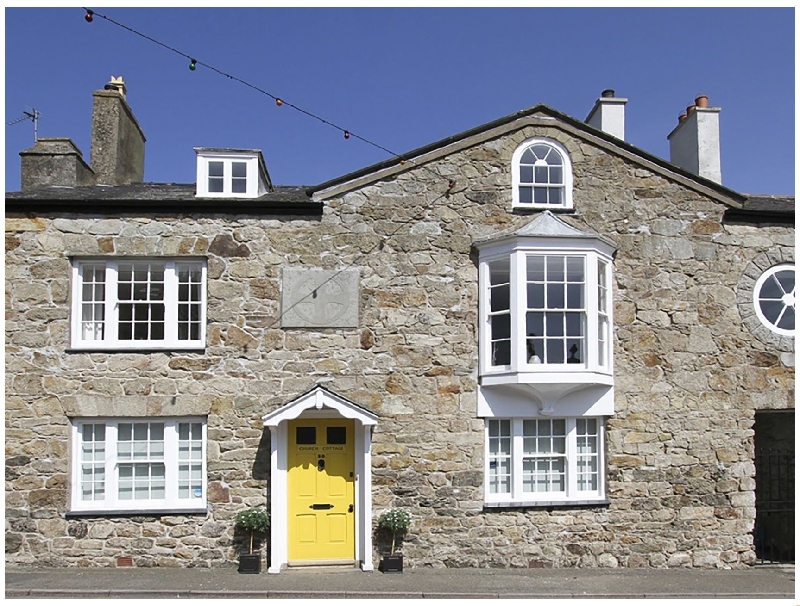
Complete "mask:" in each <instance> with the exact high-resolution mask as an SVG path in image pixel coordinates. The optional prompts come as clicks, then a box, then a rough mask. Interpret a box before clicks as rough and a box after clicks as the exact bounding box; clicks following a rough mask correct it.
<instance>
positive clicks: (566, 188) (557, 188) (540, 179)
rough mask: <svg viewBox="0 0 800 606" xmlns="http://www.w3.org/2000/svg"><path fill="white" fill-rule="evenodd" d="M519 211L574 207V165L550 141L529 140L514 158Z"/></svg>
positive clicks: (515, 153)
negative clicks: (520, 209) (521, 209)
mask: <svg viewBox="0 0 800 606" xmlns="http://www.w3.org/2000/svg"><path fill="white" fill-rule="evenodd" d="M513 172H514V178H513V185H514V204H513V206H514V207H515V208H551V209H552V208H572V163H571V162H570V159H569V155H568V154H567V151H566V150H565V149H564V147H563V146H561V145H560V144H558V143H556V142H555V141H551V140H549V139H530V140H528V141H525V142H524V143H523V144H522V145H520V147H519V148H517V151H516V152H514V158H513Z"/></svg>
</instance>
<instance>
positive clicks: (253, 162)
mask: <svg viewBox="0 0 800 606" xmlns="http://www.w3.org/2000/svg"><path fill="white" fill-rule="evenodd" d="M195 152H196V153H197V195H198V196H200V197H208V198H257V197H259V196H261V195H263V194H265V193H266V192H267V191H268V190H269V189H271V187H272V184H271V183H270V180H269V174H267V169H266V165H265V164H264V159H263V157H262V156H261V152H260V151H258V150H233V149H210V148H195Z"/></svg>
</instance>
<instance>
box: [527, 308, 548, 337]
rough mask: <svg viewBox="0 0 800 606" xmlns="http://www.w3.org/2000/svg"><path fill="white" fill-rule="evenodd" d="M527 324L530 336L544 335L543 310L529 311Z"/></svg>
mask: <svg viewBox="0 0 800 606" xmlns="http://www.w3.org/2000/svg"><path fill="white" fill-rule="evenodd" d="M525 326H526V330H527V333H528V336H529V337H541V336H544V314H543V313H542V312H528V314H527V316H526V321H525Z"/></svg>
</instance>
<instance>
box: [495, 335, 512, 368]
mask: <svg viewBox="0 0 800 606" xmlns="http://www.w3.org/2000/svg"><path fill="white" fill-rule="evenodd" d="M509 364H511V341H497V342H495V343H492V366H508V365H509Z"/></svg>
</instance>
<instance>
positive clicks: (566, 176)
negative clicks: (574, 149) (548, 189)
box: [511, 137, 573, 210]
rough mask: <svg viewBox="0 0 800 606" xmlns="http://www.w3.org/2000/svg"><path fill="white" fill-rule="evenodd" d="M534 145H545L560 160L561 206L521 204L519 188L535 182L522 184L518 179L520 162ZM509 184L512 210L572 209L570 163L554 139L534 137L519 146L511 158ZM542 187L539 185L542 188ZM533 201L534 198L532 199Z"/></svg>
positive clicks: (562, 148)
mask: <svg viewBox="0 0 800 606" xmlns="http://www.w3.org/2000/svg"><path fill="white" fill-rule="evenodd" d="M534 145H546V146H548V147H550V148H552V149H553V150H555V151H556V152H558V154H559V155H560V156H561V160H562V170H563V175H562V184H561V185H560V187H561V188H562V202H561V204H549V203H536V202H522V201H521V199H520V187H521V186H535V182H531V183H522V181H521V178H520V170H521V167H520V165H521V160H522V156H523V155H524V154H525V152H526V151H527V150H528V148H530V147H532V146H534ZM511 183H512V204H511V207H512V208H528V209H537V210H541V209H550V210H554V209H571V208H573V201H572V187H573V175H572V161H571V160H570V157H569V153H567V150H566V148H565V147H564V146H563V145H561V144H560V143H559V142H558V141H555V140H554V139H547V138H544V137H535V138H532V139H527V140H525V141H523V142H522V144H520V146H519V147H517V149H516V150H515V151H514V154H513V156H512V158H511ZM542 186H543V185H539V187H542ZM533 199H534V200H535V196H534V198H533Z"/></svg>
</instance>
